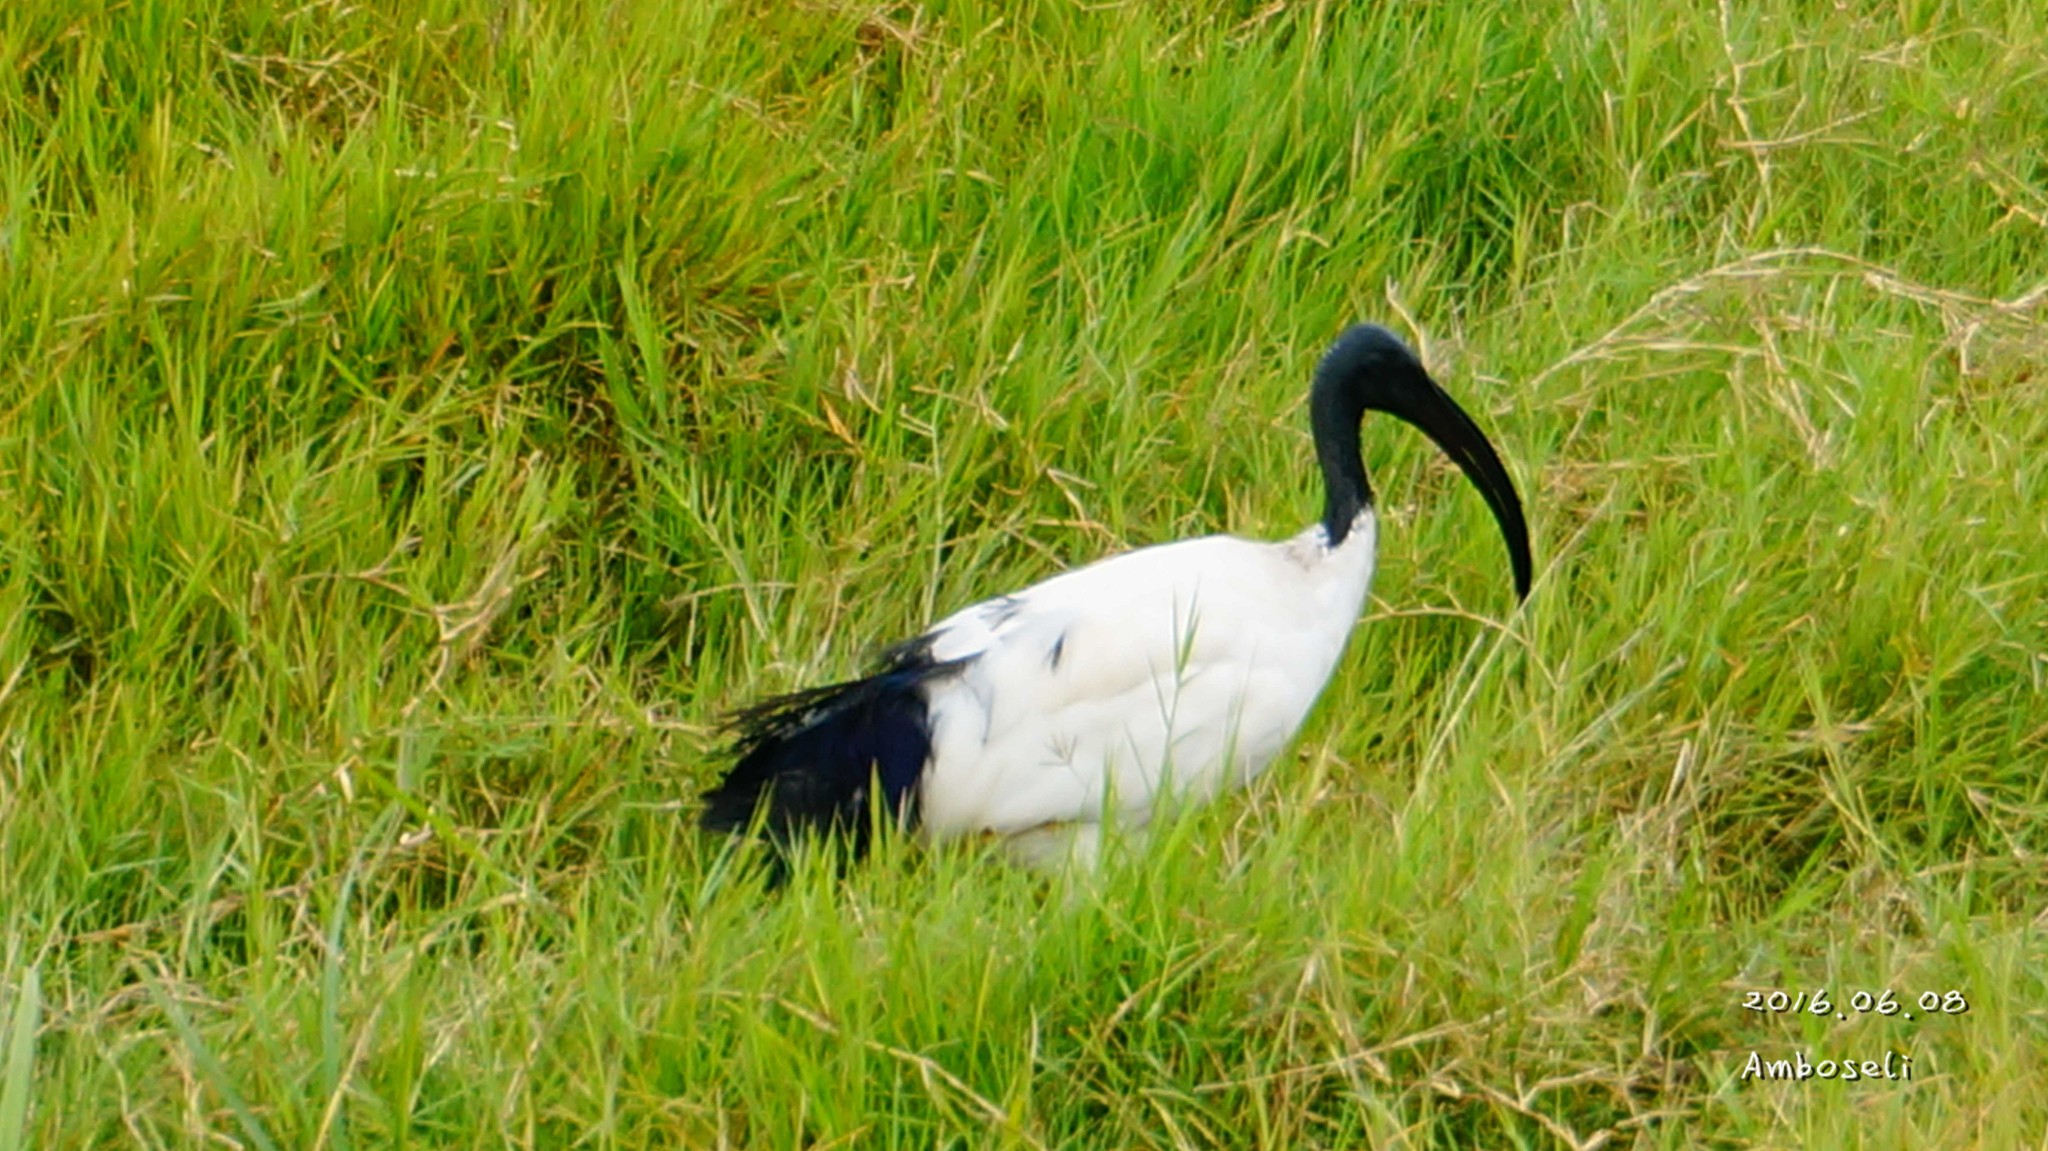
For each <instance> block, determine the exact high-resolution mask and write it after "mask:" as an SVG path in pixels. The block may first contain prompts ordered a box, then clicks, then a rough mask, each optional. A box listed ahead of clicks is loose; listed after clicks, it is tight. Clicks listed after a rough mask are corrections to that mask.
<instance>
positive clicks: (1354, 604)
mask: <svg viewBox="0 0 2048 1151" xmlns="http://www.w3.org/2000/svg"><path fill="white" fill-rule="evenodd" d="M1367 411H1381V412H1386V413H1388V414H1391V415H1393V416H1396V417H1397V418H1399V419H1402V420H1404V421H1406V422H1408V423H1410V424H1413V425H1414V426H1416V427H1417V428H1419V429H1421V430H1422V431H1423V432H1424V433H1425V434H1427V435H1428V436H1429V437H1430V438H1431V439H1432V440H1434V441H1435V442H1436V443H1437V445H1438V446H1439V447H1441V448H1442V449H1443V450H1444V451H1445V452H1446V454H1448V455H1449V456H1450V457H1451V458H1452V459H1453V460H1454V461H1455V462H1456V463H1457V464H1458V466H1459V467H1461V468H1462V469H1464V471H1465V473H1466V475H1467V476H1468V477H1469V478H1470V479H1471V480H1472V482H1473V484H1474V486H1476V487H1477V488H1478V489H1479V491H1480V493H1481V495H1483V496H1484V497H1485V499H1486V502H1487V504H1488V506H1489V507H1490V508H1491V510H1492V511H1493V514H1494V518H1495V520H1496V521H1497V522H1498V523H1499V525H1500V528H1501V532H1502V534H1503V536H1504V537H1505V538H1506V541H1507V545H1508V556H1509V559H1510V561H1511V567H1512V570H1513V573H1514V579H1515V588H1516V591H1517V593H1518V594H1521V595H1526V594H1527V593H1528V588H1529V581H1530V568H1531V561H1530V555H1529V543H1528V529H1527V526H1526V524H1525V523H1524V520H1523V517H1522V510H1521V502H1520V500H1519V499H1518V498H1517V497H1516V495H1515V490H1514V485H1513V483H1512V481H1511V480H1510V479H1509V478H1508V474H1507V471H1506V469H1505V468H1504V467H1502V465H1501V463H1500V459H1499V457H1498V455H1496V454H1495V452H1494V450H1493V447H1492V445H1491V444H1489V443H1488V442H1487V440H1486V437H1485V435H1484V434H1483V433H1481V432H1480V430H1479V428H1478V427H1477V425H1475V424H1473V423H1472V421H1471V419H1470V417H1468V416H1466V415H1465V413H1464V412H1463V411H1462V410H1461V409H1459V407H1458V406H1457V404H1456V403H1455V402H1453V401H1452V400H1451V398H1450V397H1449V396H1447V395H1445V394H1444V393H1443V391H1442V389H1440V388H1438V387H1437V386H1436V384H1435V382H1434V381H1432V380H1431V379H1430V378H1429V376H1428V373H1427V372H1425V371H1424V370H1423V368H1422V365H1421V364H1420V362H1418V361H1417V360H1416V359H1415V357H1414V355H1413V353H1411V352H1410V351H1409V350H1408V348H1407V347H1406V345H1404V344H1402V343H1401V341H1400V340H1399V339H1397V338H1395V337H1394V336H1393V335H1392V334H1391V333H1389V332H1387V331H1386V330H1385V329H1383V328H1378V327H1373V326H1370V325H1360V326H1358V327H1354V328H1352V329H1350V330H1349V331H1347V332H1345V333H1344V335H1342V336H1341V337H1339V338H1338V340H1337V342H1336V344H1335V345H1334V346H1333V347H1332V348H1331V349H1330V351H1329V353H1328V354H1326V355H1325V356H1324V357H1323V359H1322V361H1321V362H1320V364H1319V365H1318V367H1317V369H1316V374H1315V382H1314V385H1313V387H1312V388H1311V389H1310V393H1309V415H1310V426H1311V429H1312V431H1313V432H1314V438H1315V446H1316V456H1317V461H1318V465H1319V467H1320V469H1321V471H1322V475H1323V482H1324V511H1323V517H1322V520H1321V522H1319V523H1317V524H1316V525H1315V526H1313V527H1310V528H1309V529H1307V530H1306V531H1303V532H1301V533H1300V534H1298V535H1296V536H1295V537H1293V538H1292V539H1288V540H1283V541H1280V542H1277V543H1265V542H1259V541H1253V540H1245V539H1239V538H1236V537H1233V536H1209V537H1205V538H1202V539H1196V540H1186V541H1183V542H1180V543H1172V544H1164V545H1160V546H1156V547H1150V548H1144V549H1141V550H1138V551H1134V552H1128V553H1126V554H1123V555H1119V556H1114V557H1111V558H1109V559H1105V560H1101V561H1098V562H1096V563H1094V564H1090V565H1088V566H1087V567H1083V568H1079V569H1076V570H1074V571H1071V572H1067V573H1064V574H1062V575H1057V576H1054V577H1052V578H1051V579H1048V580H1046V581H1044V582H1043V583H1040V584H1037V585H1035V586H1033V587H1030V588H1027V589H1025V590H1023V591H1021V592H1017V593H1015V594H1012V595H1006V596H998V597H996V598H995V599H991V600H985V601H983V602H981V603H977V604H974V605H973V606H971V607H968V608H965V609H963V610H961V611H959V612H956V613H954V614H953V615H951V616H948V617H946V618H945V619H943V620H941V621H939V622H938V623H936V624H934V625H933V626H932V627H931V628H930V629H929V630H927V631H926V632H925V633H923V634H922V635H920V636H918V637H917V638H915V639H912V640H910V641H908V642H906V643H903V644H899V645H898V646H896V647H894V648H892V649H890V650H889V651H888V652H887V653H886V654H885V655H884V656H883V658H882V660H881V662H880V666H879V667H878V668H877V670H876V671H875V672H874V673H873V674H870V675H868V676H866V677H863V678H861V679H856V680H851V681H848V682H846V683H840V684H832V685H829V686H826V687H821V688H814V689H811V690H809V691H803V692H798V693H796V694H793V695H789V696H783V697H780V698H777V699H772V700H769V701H767V702H766V703H763V704H760V705H758V706H756V707H753V708H749V709H747V710H746V711H743V712H741V713H740V714H739V716H738V717H737V718H736V719H735V722H734V726H735V728H736V730H737V731H738V733H739V738H738V741H737V744H736V746H735V749H734V751H735V755H736V761H735V763H734V765H733V767H732V768H731V770H730V771H729V772H728V773H727V774H726V776H725V778H724V779H723V780H722V781H721V782H720V783H719V785H718V786H717V787H715V788H713V789H712V790H711V791H710V792H708V793H707V795H706V807H705V813H704V820H703V822H704V824H705V826H706V827H709V828H713V829H718V830H725V831H739V830H744V829H746V828H749V827H760V828H763V829H765V830H766V831H767V832H768V833H769V834H770V836H771V837H772V838H774V839H776V840H777V841H778V842H784V843H786V842H787V841H788V840H790V839H791V838H793V837H796V836H800V835H805V834H810V833H814V832H820V831H823V832H839V833H842V834H844V835H846V836H847V837H849V838H850V840H851V842H852V845H853V847H854V849H855V851H856V852H858V851H860V850H861V849H863V848H864V847H865V846H866V843H867V838H868V836H869V834H870V833H871V830H872V824H873V822H874V820H873V818H872V817H873V816H875V815H881V816H884V817H888V818H894V819H898V820H902V821H904V822H910V823H914V824H915V825H916V826H918V827H919V828H920V829H921V831H922V832H923V834H924V835H926V836H928V837H931V838H936V839H944V838H950V837H956V836H968V835H993V836H997V837H1000V838H1002V839H1003V840H1004V841H1005V843H1006V844H1007V845H1008V846H1009V847H1010V848H1011V849H1012V850H1013V851H1014V852H1015V853H1016V854H1018V855H1020V856H1022V857H1024V858H1026V859H1030V860H1033V861H1039V862H1057V861H1059V860H1061V859H1064V858H1067V857H1069V856H1080V857H1091V858H1092V856H1093V855H1094V853H1095V850H1096V847H1097V845H1098V843H1099V841H1100V836H1099V833H1100V830H1101V827H1102V824H1103V822H1104V821H1105V820H1115V821H1117V822H1118V823H1120V824H1123V825H1126V826H1129V827H1142V826H1144V825H1145V824H1146V823H1147V822H1148V821H1149V820H1150V819H1151V817H1152V815H1153V814H1154V811H1155V808H1156V807H1157V806H1158V804H1159V803H1160V802H1161V801H1162V800H1163V799H1165V798H1166V797H1167V796H1169V795H1171V796H1175V797H1179V798H1183V799H1187V800H1193V801H1201V800H1206V799H1209V798H1212V797H1214V796H1215V795H1216V794H1217V793H1219V792H1221V791H1223V790H1225V789H1227V788H1231V787H1237V786H1241V785H1243V784H1244V783H1245V782H1247V781H1248V780H1250V779H1252V778H1253V777H1254V776H1256V775H1258V773H1259V772H1260V771H1262V770H1264V769H1265V767H1266V766H1267V765H1268V764H1270V763H1271V762H1272V761H1273V759H1274V757H1275V756H1277V755H1278V754H1279V753H1280V751H1281V750H1282V749H1283V748H1284V747H1286V745H1287V743H1288V741H1289V740H1291V739H1292V738H1293V737H1294V735H1295V733H1296V732H1297V731H1299V730H1300V728H1301V724H1302V721H1303V720H1304V719H1306V718H1307V717H1308V713H1309V710H1310V709H1311V708H1312V707H1313V706H1314V705H1315V701H1316V697H1317V696H1318V695H1319V694H1320V693H1321V692H1322V689H1323V685H1324V684H1325V683H1326V682H1327V681H1328V680H1329V678H1330V674H1331V672H1332V671H1333V670H1334V669H1335V668H1336V665H1337V660H1338V659H1339V658H1340V657H1341V656H1342V654H1343V651H1344V645H1345V641H1346V640H1347V639H1348V638H1349V636H1350V634H1351V629H1352V625H1353V624H1354V623H1355V622H1356V620H1357V618H1358V613H1359V610H1360V608H1361V607H1362V606H1363V604H1364V601H1365V596H1366V592H1367V590H1368V588H1369V587H1370V585H1371V582H1372V573H1373V560H1374V554H1375V548H1376V546H1377V543H1378V531H1377V521H1376V520H1375V518H1374V515H1373V507H1372V489H1371V486H1370V484H1369V483H1368V482H1367V480H1366V474H1365V466H1364V463H1363V461H1362V459H1361V456H1360V453H1359V443H1358V434H1359V432H1358V429H1359V421H1360V419H1361V417H1362V416H1363V414H1364V413H1365V412H1367Z"/></svg>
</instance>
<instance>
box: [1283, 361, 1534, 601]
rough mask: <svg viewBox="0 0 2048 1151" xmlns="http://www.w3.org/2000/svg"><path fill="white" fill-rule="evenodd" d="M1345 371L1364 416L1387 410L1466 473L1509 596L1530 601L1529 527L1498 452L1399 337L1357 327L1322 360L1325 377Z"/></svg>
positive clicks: (1513, 484) (1386, 411) (1531, 564)
mask: <svg viewBox="0 0 2048 1151" xmlns="http://www.w3.org/2000/svg"><path fill="white" fill-rule="evenodd" d="M1347 369H1349V371H1350V372H1351V373H1353V378H1354V379H1355V380H1357V381H1358V388H1357V393H1356V394H1357V398H1356V400H1355V401H1354V402H1356V403H1357V404H1358V405H1359V406H1360V407H1362V408H1364V409H1366V410H1368V411H1377V412H1385V413H1386V414H1388V415H1390V416H1393V417H1394V418H1395V419H1398V420H1401V421H1402V422H1404V423H1408V424H1411V425H1413V426H1414V427H1416V428H1417V429H1419V430H1420V431H1421V432H1422V434H1423V435H1426V436H1428V437H1429V438H1430V440H1431V441H1432V442H1434V443H1435V444H1436V446H1437V447H1439V448H1442V449H1443V453H1444V454H1445V455H1447V456H1449V457H1451V459H1452V460H1453V461H1454V462H1455V463H1456V464H1457V465H1458V467H1459V468H1460V469H1461V470H1462V471H1464V473H1465V477H1466V478H1467V479H1469V480H1471V481H1472V486H1473V487H1475V488H1478V489H1479V494H1480V495H1481V496H1483V497H1485V499H1486V506H1487V507H1489V508H1491V509H1493V518H1494V522H1496V523H1498V524H1499V525H1500V534H1501V537H1502V538H1503V539H1505V540H1506V541H1507V545H1508V562H1509V564H1510V565H1512V566H1513V568H1514V573H1515V595H1516V597H1517V598H1519V599H1527V598H1528V597H1529V583H1530V580H1531V579H1532V578H1533V576H1532V572H1531V569H1532V567H1533V566H1534V565H1533V563H1532V561H1531V560H1530V558H1529V524H1528V521H1526V520H1525V519H1523V518H1522V501H1521V498H1520V497H1519V496H1517V495H1516V494H1515V483H1514V481H1513V480H1512V479H1510V478H1509V477H1508V470H1507V468H1506V467H1504V466H1502V464H1501V462H1500V455H1499V453H1497V452H1495V451H1494V450H1493V444H1492V443H1491V442H1489V441H1488V440H1487V438H1486V433H1485V432H1482V431H1480V430H1479V425H1478V424H1476V423H1473V422H1472V417H1471V416H1468V415H1466V414H1465V409H1463V408H1461V407H1459V406H1458V403H1457V401H1456V400H1453V399H1451V397H1450V396H1449V394H1447V393H1446V392H1445V391H1444V390H1443V389H1442V388H1441V387H1438V386H1437V382H1436V381H1435V380H1433V379H1431V378H1430V376H1429V372H1428V371H1427V370H1426V369H1424V368H1423V366H1422V362H1421V361H1420V360H1418V359H1416V358H1415V354H1414V353H1413V352H1411V351H1409V350H1408V346H1407V345H1406V344H1404V343H1402V342H1401V340H1400V338H1399V337H1398V336H1395V335H1394V334H1393V333H1392V332H1389V331H1387V330H1386V329H1385V328H1381V327H1379V326H1377V325H1373V324H1360V325H1358V326H1357V327H1354V328H1352V329H1351V330H1350V331H1348V332H1346V333H1344V335H1342V336H1340V337H1339V338H1338V340H1337V344H1336V346H1335V347H1334V348H1332V349H1331V352H1330V354H1329V356H1328V357H1326V359H1325V361H1324V369H1323V370H1324V371H1325V372H1330V373H1342V372H1345V371H1346V370H1347Z"/></svg>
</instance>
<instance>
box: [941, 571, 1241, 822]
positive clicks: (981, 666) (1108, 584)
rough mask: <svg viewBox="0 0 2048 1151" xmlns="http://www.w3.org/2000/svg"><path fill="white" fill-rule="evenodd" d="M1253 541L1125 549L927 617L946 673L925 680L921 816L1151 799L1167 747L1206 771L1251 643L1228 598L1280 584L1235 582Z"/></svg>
mask: <svg viewBox="0 0 2048 1151" xmlns="http://www.w3.org/2000/svg"><path fill="white" fill-rule="evenodd" d="M1262 546H1263V545H1257V544H1252V543H1249V542H1247V541H1242V540H1234V539H1229V538H1227V537H1212V538H1211V539H1209V540H1200V541H1187V542H1186V543H1182V544H1176V545H1169V546H1166V547H1161V548H1154V549H1147V550H1145V551H1141V552H1132V553H1127V554H1126V555H1123V556H1118V557H1115V558H1114V559H1111V560H1108V561H1104V562H1102V563H1098V564H1095V565H1091V566H1089V567H1086V568H1082V569H1079V570H1077V571H1074V572H1069V573H1067V574H1065V575H1062V576H1059V577H1056V578H1055V579H1052V580H1048V581H1046V582H1045V583H1042V584H1039V585H1037V586H1035V587H1033V588H1030V589H1027V590H1026V591H1023V592H1020V593H1017V594H1015V595H1009V596H1001V597H998V598H996V599H992V600H987V601H984V602H982V603H978V604H975V605H973V606H971V607H968V608H966V609H964V610H962V611H960V612H957V613H955V614H954V615H952V616H950V617H948V618H947V619H945V620H942V621H940V622H939V623H938V624H937V625H935V626H934V627H933V628H932V630H931V631H930V632H929V633H928V639H929V640H930V642H931V654H932V657H933V658H934V659H936V660H940V661H958V669H959V670H958V672H957V674H955V675H953V676H951V677H949V678H948V679H947V680H946V681H944V682H943V683H938V682H935V683H934V684H933V685H932V688H931V722H932V756H933V762H932V765H931V767H930V768H929V769H928V771H927V776H926V780H925V784H924V787H923V791H922V797H921V806H922V808H923V812H924V816H925V818H926V821H927V825H928V826H930V827H931V828H932V829H933V830H934V831H940V832H950V833H958V832H962V831H969V830H992V831H1004V832H1010V831H1020V830H1025V829H1028V828H1031V827H1034V826H1038V825H1041V824H1044V823H1047V822H1058V821H1066V820H1088V819H1094V818H1096V817H1097V816H1098V815H1099V814H1100V808H1101V804H1102V802H1103V797H1104V794H1105V789H1106V788H1109V787H1115V788H1116V789H1117V792H1118V794H1117V802H1118V805H1119V806H1121V807H1143V806H1149V804H1150V802H1151V799H1152V792H1153V790H1154V787H1155V785H1156V778H1157V775H1158V773H1159V771H1160V770H1161V761H1162V760H1163V759H1164V758H1165V757H1167V756H1169V755H1182V754H1185V756H1186V757H1187V758H1188V759H1191V760H1194V761H1196V762H1194V763H1192V764H1189V765H1188V768H1189V770H1206V769H1209V768H1213V767H1215V766H1217V765H1219V764H1220V762H1221V761H1222V759H1223V758H1224V755H1225V748H1226V745H1227V741H1228V739H1229V733H1228V731H1227V730H1226V729H1227V728H1228V727H1229V726H1230V725H1231V724H1232V723H1233V722H1234V718H1235V717H1234V715H1233V710H1234V707H1235V705H1236V702H1237V701H1238V699H1239V698H1240V697H1241V695H1242V688H1243V683H1244V678H1245V676H1246V674H1247V673H1248V672H1247V669H1250V668H1252V667H1254V666H1255V664H1256V660H1255V653H1256V648H1257V646H1258V643H1259V635H1258V633H1257V632H1256V631H1255V630H1254V629H1251V628H1249V627H1247V626H1246V625H1245V623H1244V620H1245V619H1246V618H1247V614H1248V613H1246V612H1245V611H1243V610H1242V608H1243V604H1242V603H1241V602H1240V601H1242V600H1243V599H1244V598H1245V597H1246V596H1247V594H1250V595H1253V596H1257V597H1258V598H1262V599H1263V598H1266V597H1267V596H1270V595H1271V594H1272V593H1273V592H1274V591H1276V590H1277V589H1274V588H1271V587H1267V586H1263V583H1262V581H1260V580H1259V579H1257V578H1252V579H1249V580H1247V579H1246V578H1245V576H1246V574H1250V575H1252V576H1253V577H1256V576H1257V575H1258V574H1259V572H1258V569H1259V567H1260V562H1259V561H1260V557H1258V556H1256V555H1254V554H1253V549H1258V548H1261V547H1262ZM1225 559H1228V560H1230V561H1231V562H1218V561H1219V560H1225ZM1174 770H1176V771H1179V770H1181V767H1180V766H1178V765H1177V766H1176V767H1175V768H1174Z"/></svg>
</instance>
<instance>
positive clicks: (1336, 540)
mask: <svg viewBox="0 0 2048 1151" xmlns="http://www.w3.org/2000/svg"><path fill="white" fill-rule="evenodd" d="M1360 374H1361V370H1360V365H1358V364H1356V363H1354V362H1351V361H1350V360H1348V359H1340V358H1339V357H1337V356H1334V355H1333V356H1326V357H1324V359H1323V362H1322V363H1321V364H1320V365H1319V366H1318V367H1317V368H1316V379H1315V385H1314V386H1313V387H1312V388H1310V389H1309V394H1308V424H1309V430H1310V432H1311V433H1313V434H1314V436H1315V441H1316V462H1317V463H1319V464H1321V465H1322V469H1323V536H1324V538H1325V539H1326V540H1327V541H1328V542H1329V546H1330V547H1333V548H1334V547H1336V546H1338V545H1339V544H1341V543H1343V542H1344V538H1345V537H1346V536H1348V535H1350V534H1351V525H1352V524H1354V523H1356V522H1358V515H1359V513H1360V512H1363V511H1365V510H1366V509H1367V508H1370V507H1372V484H1371V483H1370V482H1368V481H1367V480H1366V478H1365V460H1364V458H1363V457H1362V456H1360V454H1359V451H1358V421H1359V418H1360V417H1362V416H1364V415H1365V392H1364V388H1363V386H1362V385H1363V383H1364V381H1363V380H1361V379H1360V378H1359V376H1360Z"/></svg>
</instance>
